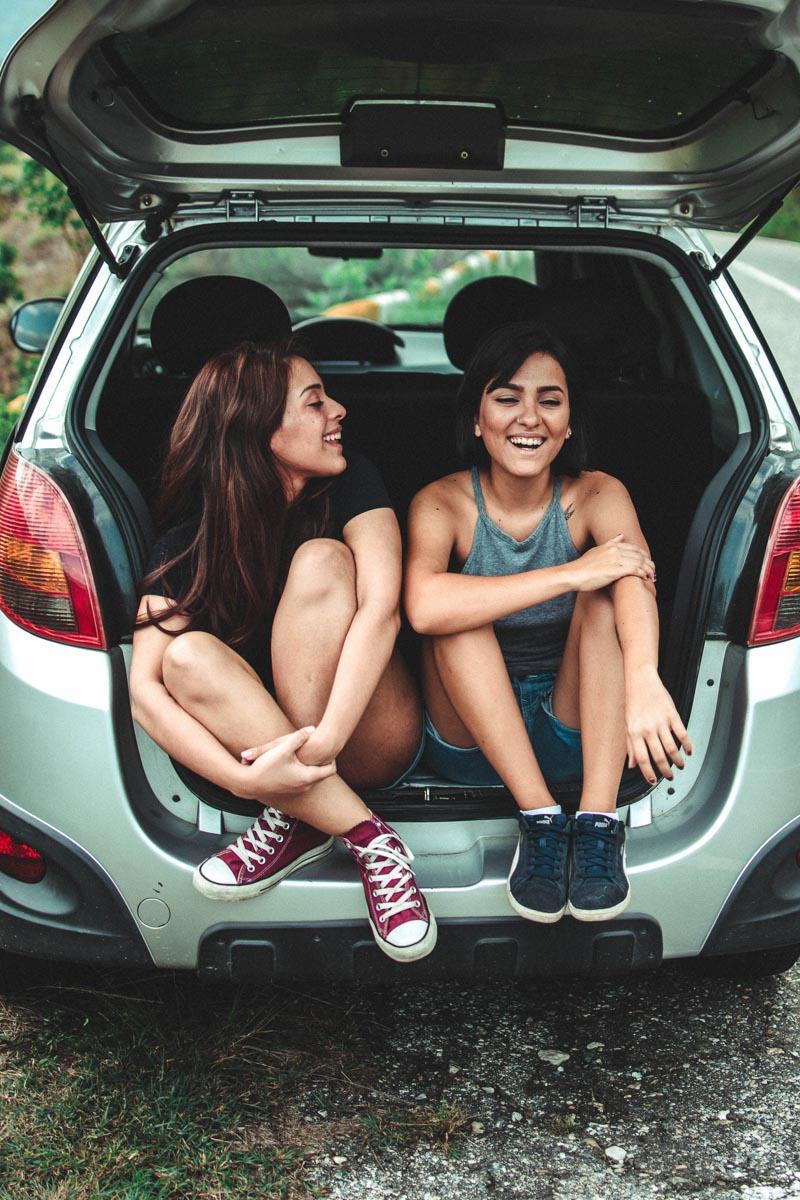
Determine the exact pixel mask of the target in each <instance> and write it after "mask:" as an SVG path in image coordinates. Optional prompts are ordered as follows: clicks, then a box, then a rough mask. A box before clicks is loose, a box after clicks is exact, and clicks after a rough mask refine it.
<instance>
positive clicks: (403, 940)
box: [386, 921, 429, 946]
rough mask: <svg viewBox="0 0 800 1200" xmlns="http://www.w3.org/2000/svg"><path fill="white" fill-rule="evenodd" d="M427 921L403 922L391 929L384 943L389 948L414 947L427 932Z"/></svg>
mask: <svg viewBox="0 0 800 1200" xmlns="http://www.w3.org/2000/svg"><path fill="white" fill-rule="evenodd" d="M428 928H429V926H428V922H427V921H404V922H403V924H402V925H398V926H397V928H396V929H393V930H392V931H391V933H390V934H389V936H388V937H387V938H386V941H387V942H388V943H389V945H390V946H416V944H417V942H421V941H422V939H423V938H424V937H425V935H426V934H427V932H428Z"/></svg>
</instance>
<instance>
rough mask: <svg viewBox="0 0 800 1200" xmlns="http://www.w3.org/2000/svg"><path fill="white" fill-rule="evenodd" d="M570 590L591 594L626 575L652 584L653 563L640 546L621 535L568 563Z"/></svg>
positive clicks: (654, 568) (653, 574)
mask: <svg viewBox="0 0 800 1200" xmlns="http://www.w3.org/2000/svg"><path fill="white" fill-rule="evenodd" d="M569 571H570V574H571V576H572V589H571V590H572V591H575V592H595V591H597V590H598V588H604V587H608V586H609V585H610V584H612V583H616V581H617V580H618V579H622V578H623V577H624V576H626V575H635V576H638V578H639V579H646V580H647V581H648V582H649V583H652V582H653V581H654V580H655V577H656V567H655V563H654V562H653V560H652V559H651V558H649V557H648V555H647V553H646V552H645V551H644V550H642V548H641V547H640V546H636V545H634V543H633V542H626V541H625V540H624V538H623V535H622V534H621V533H618V534H617V536H616V537H613V538H611V540H610V541H608V542H603V543H602V545H600V546H593V547H592V549H591V550H587V551H586V553H585V554H582V555H581V557H580V558H579V559H577V560H576V561H575V562H572V563H570V564H569Z"/></svg>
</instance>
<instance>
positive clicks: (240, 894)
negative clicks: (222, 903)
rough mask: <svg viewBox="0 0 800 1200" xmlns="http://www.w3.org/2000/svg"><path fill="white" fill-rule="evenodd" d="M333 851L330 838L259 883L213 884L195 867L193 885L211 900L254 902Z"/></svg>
mask: <svg viewBox="0 0 800 1200" xmlns="http://www.w3.org/2000/svg"><path fill="white" fill-rule="evenodd" d="M332 849H333V838H329V840H328V841H327V842H323V843H322V844H321V845H320V846H315V847H314V849H313V850H307V851H306V853H305V854H301V855H300V857H299V858H296V859H294V861H293V862H290V863H289V865H288V867H284V868H283V870H282V871H276V872H275V874H274V875H270V877H269V879H265V880H261V881H259V882H258V883H212V882H211V880H210V879H206V878H205V876H203V875H201V874H200V867H195V869H194V874H193V875H192V884H193V886H194V887H195V888H196V889H197V891H198V892H200V894H201V895H203V896H208V897H209V898H210V899H211V900H229V901H230V900H234V901H235V900H252V899H253V897H255V896H261V895H263V894H264V892H268V891H270V889H271V888H274V887H275V885H276V884H278V883H280V882H281V880H282V879H286V878H287V877H288V876H289V875H293V874H294V873H295V871H300V870H302V868H303V867H307V866H309V864H310V863H313V862H316V861H317V859H318V858H324V857H325V855H326V854H330V852H331V850H332ZM201 866H202V863H201Z"/></svg>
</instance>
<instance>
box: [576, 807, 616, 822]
mask: <svg viewBox="0 0 800 1200" xmlns="http://www.w3.org/2000/svg"><path fill="white" fill-rule="evenodd" d="M575 816H576V817H610V818H611V820H612V821H616V820H618V819H619V818H618V817H617V812H616V809H614V811H613V812H600V811H599V809H596V808H579V809H578V811H577V812H576V814H575Z"/></svg>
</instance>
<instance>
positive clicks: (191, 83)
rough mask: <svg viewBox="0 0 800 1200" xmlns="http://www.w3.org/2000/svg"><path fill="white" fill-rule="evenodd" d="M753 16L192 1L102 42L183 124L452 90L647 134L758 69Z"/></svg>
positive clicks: (575, 7)
mask: <svg viewBox="0 0 800 1200" xmlns="http://www.w3.org/2000/svg"><path fill="white" fill-rule="evenodd" d="M760 23H761V17H760V15H759V14H757V13H756V12H754V11H753V10H748V9H743V8H741V7H740V6H739V5H738V4H737V5H722V4H719V5H699V4H697V3H695V2H693V0H692V2H683V3H682V2H678V0H670V2H667V3H660V4H659V3H647V4H645V3H644V2H643V0H642V3H641V4H636V3H628V4H624V5H619V6H616V7H613V6H610V5H609V6H604V7H602V8H601V7H598V6H597V5H596V4H594V3H591V0H586V2H585V3H580V2H576V0H572V2H570V3H565V4H534V3H519V2H511V0H492V2H491V3H489V4H487V3H467V2H465V0H461V2H460V3H435V4H431V3H430V0H406V2H403V3H399V2H398V0H389V2H386V0H384V2H381V0H350V2H349V3H347V4H341V3H325V2H324V0H323V2H321V3H320V2H317V3H313V4H311V3H306V2H303V0H299V2H296V0H283V2H281V0H272V2H267V3H265V2H263V0H196V2H195V3H194V4H191V5H190V6H189V7H187V8H186V9H185V10H184V11H183V12H181V13H180V14H178V15H177V16H176V17H174V18H173V19H172V20H170V21H168V22H165V23H162V24H161V25H158V26H155V27H150V28H149V29H147V30H146V31H143V32H136V33H124V34H117V35H114V36H112V37H110V38H108V39H106V40H105V42H104V43H103V52H104V54H105V55H106V57H107V59H108V60H109V61H110V62H111V64H112V66H113V68H114V70H115V72H116V73H117V74H118V75H119V76H120V77H121V79H122V80H123V81H124V82H125V83H126V84H127V85H128V86H129V87H131V88H132V90H133V91H134V92H135V93H136V94H137V96H138V98H139V100H140V101H141V102H142V103H143V104H144V105H145V106H146V107H147V108H148V109H149V110H150V111H151V113H153V115H154V116H156V117H158V118H159V119H161V120H162V121H165V122H167V123H168V124H171V125H174V126H179V127H182V128H187V129H192V128H194V129H199V128H207V129H222V128H231V127H234V126H242V125H253V124H258V125H261V124H264V123H265V122H269V121H276V120H283V121H285V120H287V119H288V120H291V119H293V118H300V119H308V118H313V117H320V118H326V117H327V118H330V117H335V116H338V115H339V114H340V113H341V112H342V111H343V110H344V109H345V108H346V106H347V104H348V102H350V101H351V100H352V99H354V98H356V97H364V96H366V97H403V98H417V99H427V98H433V97H439V98H442V97H448V98H464V99H472V100H484V101H492V102H494V103H497V104H499V105H500V106H501V108H502V111H503V113H504V115H505V119H506V121H507V122H508V123H509V124H512V125H513V124H518V125H537V126H541V125H545V126H553V127H562V128H570V129H576V130H586V131H597V132H610V133H624V134H639V135H645V134H652V133H665V132H668V131H678V130H680V129H683V128H690V127H692V126H694V125H696V124H698V123H699V122H700V121H701V120H703V119H705V117H706V116H708V115H709V114H710V113H711V112H713V111H714V109H716V108H718V107H720V106H721V105H722V104H723V103H725V102H726V101H727V100H728V99H729V98H730V97H731V96H734V95H736V94H737V93H741V91H742V89H743V88H745V87H747V86H748V84H749V83H751V82H752V81H754V80H755V79H756V78H758V77H760V76H761V75H762V74H764V73H765V72H766V71H767V70H768V69H769V67H770V66H771V64H772V63H773V61H774V55H773V54H772V53H770V52H768V51H766V50H765V49H764V48H763V46H762V45H761V43H760V39H759V34H758V30H759V27H760ZM745 99H746V97H745Z"/></svg>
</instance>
